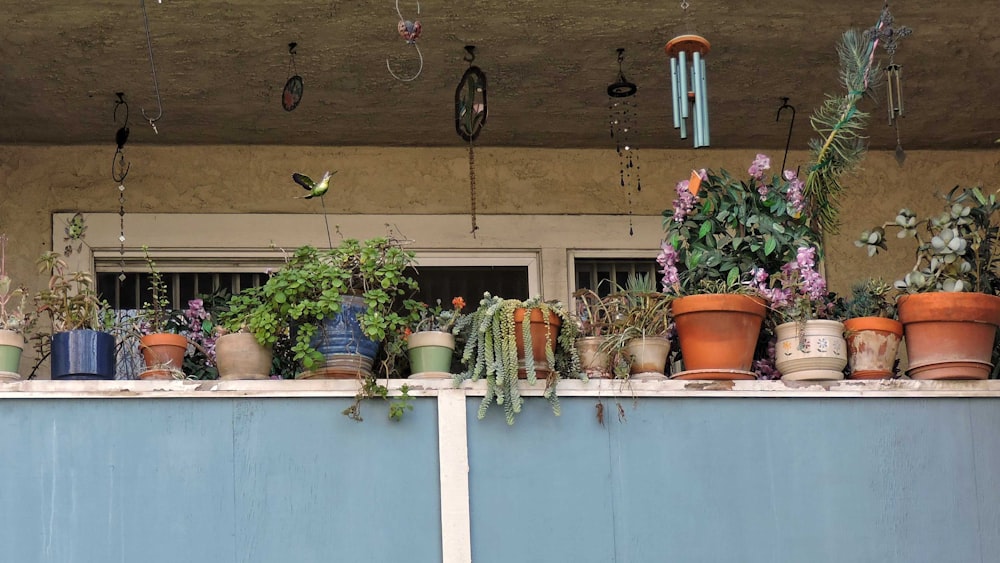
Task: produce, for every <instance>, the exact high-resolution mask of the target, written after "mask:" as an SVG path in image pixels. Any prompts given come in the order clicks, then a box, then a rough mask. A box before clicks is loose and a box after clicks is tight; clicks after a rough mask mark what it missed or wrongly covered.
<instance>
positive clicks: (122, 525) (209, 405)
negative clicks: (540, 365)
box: [0, 397, 1000, 563]
mask: <svg viewBox="0 0 1000 563" xmlns="http://www.w3.org/2000/svg"><path fill="white" fill-rule="evenodd" d="M479 400H480V399H479V398H478V397H471V398H469V400H468V408H467V413H466V416H467V419H468V432H469V437H468V445H469V466H470V477H469V479H470V481H469V482H470V495H471V496H470V504H471V512H472V521H471V530H472V546H473V561H475V562H476V563H492V562H501V561H503V562H518V563H530V562H535V561H538V562H542V561H544V562H555V563H563V562H573V563H587V562H595V563H596V562H609V561H617V562H622V563H636V562H661V561H670V562H712V563H729V562H736V563H757V562H787V563H823V562H830V563H834V562H836V563H846V562H850V563H858V562H867V561H871V562H879V563H882V562H889V563H915V562H916V563H919V562H925V561H926V562H934V563H942V562H946V563H966V562H990V563H992V562H997V561H1000V399H996V398H992V399H958V398H928V399H923V398H887V399H883V398H829V399H809V398H773V399H772V398H696V397H692V398H643V399H639V400H638V401H637V402H635V403H633V402H632V401H631V400H626V401H625V402H624V403H623V406H624V408H625V412H626V416H627V418H626V420H625V421H619V420H618V418H617V416H616V410H617V409H616V407H615V404H614V401H613V400H603V404H604V405H605V408H604V411H605V422H604V425H603V426H602V425H600V424H598V422H597V420H596V417H595V412H596V410H595V404H596V403H597V400H596V399H593V398H583V397H563V398H562V409H563V414H562V416H560V417H554V416H552V413H551V411H550V410H549V407H548V404H547V403H545V402H544V400H541V399H538V398H532V399H528V400H527V402H526V404H525V408H524V412H522V413H521V415H520V416H519V418H518V420H517V423H516V424H515V425H514V426H513V427H508V426H507V425H506V423H505V421H504V417H503V413H502V412H501V409H497V408H496V407H495V406H494V407H493V408H491V409H490V411H489V412H488V413H487V416H486V419H485V420H482V421H480V420H476V410H477V407H478V404H479ZM415 403H416V404H415V408H414V410H413V411H412V412H409V413H407V414H406V417H405V419H404V420H403V421H402V422H399V423H394V422H390V421H388V420H387V419H386V417H385V408H384V405H382V404H378V403H374V404H373V403H369V404H367V405H366V407H365V411H364V414H365V421H364V422H363V423H360V424H359V423H355V422H352V421H350V420H348V419H347V418H346V417H344V416H343V415H341V414H340V411H341V410H343V409H344V408H345V407H346V406H347V405H348V404H350V400H348V399H340V398H272V399H241V398H220V397H216V398H211V399H72V400H71V399H3V400H0V460H2V462H0V468H2V472H0V476H2V478H0V507H2V511H0V518H2V522H3V524H2V525H0V561H2V562H4V563H6V562H16V563H34V562H40V563H41V562H52V563H72V562H95V563H96V562H100V563H105V562H119V561H123V562H126V563H140V562H141V563H147V562H150V563H154V562H161V561H162V562H171V563H175V562H179V561H183V562H203V561H204V562H227V563H228V562H231V561H232V562H250V561H252V562H290V563H301V562H312V561H317V562H318V561H323V562H330V561H345V562H347V561H349V562H358V563H362V562H363V563H368V562H381V561H385V562H389V561H393V562H415V563H423V562H434V561H440V560H441V539H440V537H441V524H440V503H439V495H440V487H439V482H438V479H439V477H438V472H439V465H438V438H437V432H438V427H437V409H436V402H435V400H434V399H433V398H422V399H417V400H416V401H415Z"/></svg>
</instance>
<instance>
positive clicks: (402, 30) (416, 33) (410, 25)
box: [385, 0, 424, 82]
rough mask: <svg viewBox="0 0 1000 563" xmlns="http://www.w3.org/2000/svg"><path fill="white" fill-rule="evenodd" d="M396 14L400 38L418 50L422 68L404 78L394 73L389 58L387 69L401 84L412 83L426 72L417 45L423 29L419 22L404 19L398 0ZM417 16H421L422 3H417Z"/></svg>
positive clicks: (386, 64) (422, 57) (397, 0)
mask: <svg viewBox="0 0 1000 563" xmlns="http://www.w3.org/2000/svg"><path fill="white" fill-rule="evenodd" d="M396 14H397V15H398V16H399V23H398V24H397V25H396V29H397V31H398V32H399V36H400V37H402V38H403V40H404V41H406V42H407V44H409V45H413V48H414V49H416V50H417V57H419V59H420V66H419V67H418V68H417V73H416V74H414V75H413V76H411V77H410V78H403V77H401V76H399V75H397V74H396V73H395V72H393V71H392V66H391V65H390V64H389V59H388V58H386V59H385V68H386V70H388V71H389V74H391V75H392V77H393V78H395V79H396V80H399V81H400V82H412V81H413V80H416V79H417V77H418V76H420V73H421V72H423V70H424V55H423V53H421V52H420V46H419V45H417V39H418V38H419V37H420V32H421V30H422V29H423V27H422V26H421V25H420V21H419V20H414V21H410V20H408V19H406V18H404V17H403V12H401V11H400V10H399V0H396ZM417 15H420V2H417Z"/></svg>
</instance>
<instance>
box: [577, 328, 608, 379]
mask: <svg viewBox="0 0 1000 563" xmlns="http://www.w3.org/2000/svg"><path fill="white" fill-rule="evenodd" d="M607 340H608V337H607V336H583V337H580V338H578V339H577V341H576V350H577V352H579V354H580V367H582V368H583V372H584V373H586V374H587V377H588V378H590V379H607V378H610V377H611V367H610V362H611V359H610V358H609V357H608V353H607V352H601V346H603V345H604V343H605V342H607Z"/></svg>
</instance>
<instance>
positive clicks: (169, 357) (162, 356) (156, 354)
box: [139, 332, 188, 371]
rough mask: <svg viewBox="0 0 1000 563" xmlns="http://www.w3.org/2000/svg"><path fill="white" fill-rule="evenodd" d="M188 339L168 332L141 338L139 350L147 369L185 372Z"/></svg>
mask: <svg viewBox="0 0 1000 563" xmlns="http://www.w3.org/2000/svg"><path fill="white" fill-rule="evenodd" d="M187 346H188V341H187V338H186V337H184V336H183V335H180V334H170V333H166V332H160V333H154V334H147V335H145V336H143V337H141V338H139V350H141V351H142V359H143V360H144V361H145V362H146V367H147V368H150V369H153V368H163V369H168V370H169V369H175V370H181V371H183V370H184V354H185V353H186V352H187Z"/></svg>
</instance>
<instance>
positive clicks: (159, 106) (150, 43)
mask: <svg viewBox="0 0 1000 563" xmlns="http://www.w3.org/2000/svg"><path fill="white" fill-rule="evenodd" d="M139 5H140V6H142V23H143V25H144V26H145V29H146V47H147V48H148V49H149V69H150V73H151V74H152V75H153V90H154V91H155V92H156V107H157V110H158V113H157V114H156V117H149V116H148V115H146V110H144V109H142V108H139V111H140V112H142V116H143V117H145V118H146V120H147V121H149V126H150V127H152V128H153V133H154V134H157V135H158V134H159V133H160V132H159V131H158V130H157V129H156V122H157V121H159V120H160V118H161V117H163V102H162V100H160V85H159V83H158V82H157V80H156V65H155V64H154V63H153V40H152V39H150V36H149V17H148V16H146V0H139Z"/></svg>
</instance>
